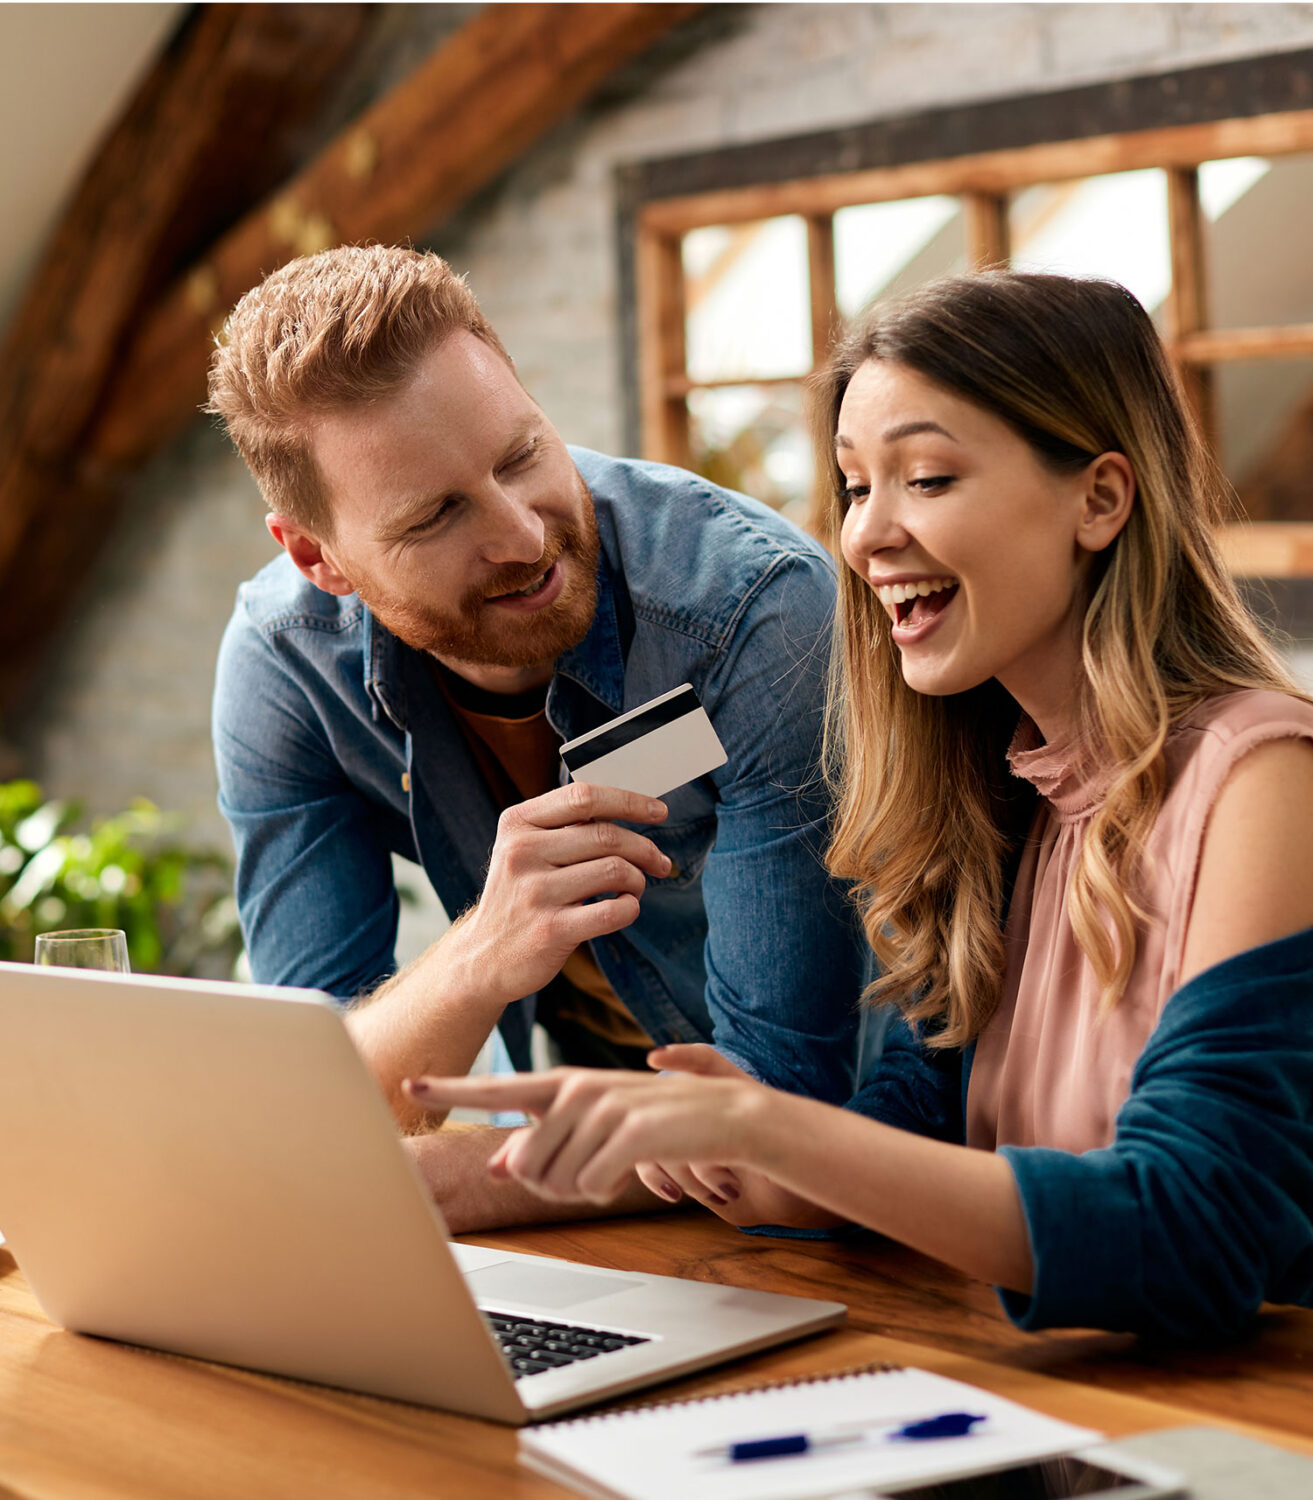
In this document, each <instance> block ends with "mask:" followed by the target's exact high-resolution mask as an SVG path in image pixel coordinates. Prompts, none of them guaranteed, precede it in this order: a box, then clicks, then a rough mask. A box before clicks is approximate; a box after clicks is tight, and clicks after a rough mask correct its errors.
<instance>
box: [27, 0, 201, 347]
mask: <svg viewBox="0 0 1313 1500" xmlns="http://www.w3.org/2000/svg"><path fill="white" fill-rule="evenodd" d="M185 8H186V7H185V6H182V5H172V4H167V5H166V4H157V5H133V4H105V5H80V4H78V5H75V4H46V5H26V4H0V141H8V143H9V144H8V146H6V147H5V148H4V150H3V151H0V329H3V327H4V326H5V324H6V323H7V322H8V321H9V317H10V314H11V313H12V312H13V309H14V306H15V303H16V302H17V299H18V296H19V294H20V292H21V290H22V286H23V283H24V282H25V281H26V279H27V277H28V276H29V275H30V273H31V271H32V269H33V268H34V266H35V265H36V264H37V259H38V257H39V255H40V253H41V247H42V245H43V244H44V242H45V238H46V236H47V234H48V233H49V232H50V230H51V228H52V227H53V225H54V223H55V221H56V219H57V217H58V214H59V211H60V209H61V207H62V206H63V203H64V200H65V198H66V197H67V196H68V194H69V192H70V191H71V190H72V188H73V186H74V184H75V183H76V182H77V179H78V175H79V174H80V172H81V171H82V168H83V167H84V166H85V165H86V163H87V160H88V158H89V157H90V155H91V153H92V152H93V151H94V150H95V148H96V146H97V144H98V143H99V141H100V138H101V136H102V135H103V133H104V132H105V130H106V128H107V127H108V126H110V125H111V124H112V123H113V121H114V120H115V118H116V117H117V116H118V114H119V112H120V111H121V110H122V108H123V106H124V105H125V104H126V103H127V101H128V99H129V98H130V97H131V94H132V91H133V89H134V88H135V87H136V85H137V83H138V82H139V81H140V79H141V77H142V75H143V74H144V73H145V71H146V70H147V69H148V68H149V66H150V64H151V62H152V61H153V60H154V58H155V56H156V55H157V53H158V52H159V50H160V48H161V47H162V46H163V44H164V43H165V41H167V39H168V37H169V34H170V33H171V32H172V30H173V28H174V26H175V25H176V24H177V22H178V19H179V16H180V14H181V12H182V11H183V10H184V9H185Z"/></svg>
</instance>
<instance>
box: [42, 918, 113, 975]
mask: <svg viewBox="0 0 1313 1500" xmlns="http://www.w3.org/2000/svg"><path fill="white" fill-rule="evenodd" d="M33 962H34V963H38V964H55V965H57V966H58V967H60V968H63V969H110V970H112V971H113V972H114V973H116V974H126V973H128V939H127V935H126V934H125V933H124V932H123V931H122V929H121V928H118V927H79V928H75V929H72V930H70V931H68V932H43V933H41V934H40V935H39V936H38V937H37V940H36V952H35V954H34V955H33Z"/></svg>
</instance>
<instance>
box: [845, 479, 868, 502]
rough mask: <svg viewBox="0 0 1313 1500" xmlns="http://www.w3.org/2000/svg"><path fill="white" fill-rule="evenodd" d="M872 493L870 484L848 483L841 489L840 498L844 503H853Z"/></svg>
mask: <svg viewBox="0 0 1313 1500" xmlns="http://www.w3.org/2000/svg"><path fill="white" fill-rule="evenodd" d="M870 493H871V486H870V485H869V484H848V485H845V486H844V487H843V489H841V490H840V491H839V499H840V500H841V501H842V502H843V504H844V505H852V504H854V503H855V502H856V501H858V500H865V499H866V497H867V496H868V495H869V494H870Z"/></svg>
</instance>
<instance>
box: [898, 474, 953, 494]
mask: <svg viewBox="0 0 1313 1500" xmlns="http://www.w3.org/2000/svg"><path fill="white" fill-rule="evenodd" d="M955 477H956V476H955V475H952V474H923V475H918V477H917V478H915V479H909V480H908V481H907V484H908V488H909V489H913V490H920V492H921V493H922V494H923V495H932V494H935V493H937V492H938V491H939V490H945V489H947V488H948V486H949V485H950V484H952V482H953V480H954V478H955Z"/></svg>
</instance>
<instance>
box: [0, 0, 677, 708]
mask: <svg viewBox="0 0 1313 1500" xmlns="http://www.w3.org/2000/svg"><path fill="white" fill-rule="evenodd" d="M700 8H701V6H700V5H696V4H670V5H664V4H662V5H656V4H629V5H619V4H593V5H588V4H583V5H549V4H538V5H517V4H506V5H490V6H488V7H487V8H486V10H484V11H483V12H481V13H480V14H479V15H477V16H476V17H475V18H474V19H473V20H472V21H471V22H469V23H468V24H467V25H466V26H465V27H463V28H462V29H461V30H460V31H459V32H457V33H456V34H455V35H454V36H453V37H451V38H449V39H448V40H447V41H446V42H445V43H443V44H442V45H441V46H439V47H438V48H437V49H436V50H435V52H434V53H433V55H432V56H431V57H430V58H429V59H428V60H427V61H426V62H425V63H423V64H421V65H420V67H419V68H417V69H416V70H415V71H414V72H413V73H412V74H411V75H410V76H409V77H407V78H406V79H404V80H403V81H402V82H401V83H400V84H399V85H398V86H397V87H396V88H395V89H394V90H392V92H391V93H390V94H388V95H387V96H386V97H385V98H384V99H382V100H381V101H380V102H379V103H377V104H376V105H374V106H373V107H371V108H370V109H368V110H367V111H365V112H364V113H363V114H362V115H361V116H360V117H359V118H358V119H357V120H356V121H355V122H354V123H353V124H352V125H351V126H350V127H349V128H347V129H346V130H344V131H343V132H342V133H341V134H340V135H339V136H338V137H337V138H336V139H335V140H334V141H333V142H331V143H330V145H329V146H328V147H327V148H326V149H325V150H323V151H322V152H321V153H320V154H319V155H318V156H317V157H315V158H314V159H313V160H312V161H311V162H310V163H309V165H308V166H306V167H305V168H304V169H302V170H300V171H299V172H297V173H296V175H295V176H293V177H291V178H290V179H287V180H286V181H284V174H285V173H286V171H287V166H286V163H285V161H282V162H281V163H280V160H279V158H278V154H277V152H276V151H271V150H270V147H271V145H272V141H271V137H272V136H273V135H274V134H275V133H276V132H275V130H274V127H275V126H276V125H277V124H278V123H279V120H280V118H281V117H280V115H279V113H278V110H277V108H276V104H277V100H278V99H279V98H281V99H283V100H284V103H285V104H286V101H288V100H289V99H290V100H293V101H296V100H300V101H302V102H304V103H306V104H307V105H313V104H314V103H316V102H320V103H321V102H322V91H323V87H324V84H325V82H326V81H327V79H328V77H329V76H330V74H331V73H332V72H333V71H334V69H336V68H337V67H338V66H340V65H341V64H342V63H343V62H345V61H346V59H347V58H348V57H349V55H350V54H351V53H352V51H353V49H354V48H355V47H356V46H357V45H358V40H359V37H360V36H361V34H362V30H363V27H364V25H365V24H366V18H367V16H368V15H369V14H370V13H372V12H373V11H374V10H375V9H376V8H375V7H373V6H368V5H296V6H291V5H211V6H202V7H197V14H196V16H195V18H194V19H193V21H192V22H191V24H190V25H189V26H188V27H187V28H186V29H185V30H184V32H183V33H182V34H181V36H180V37H179V39H178V40H177V41H176V42H175V44H174V46H173V47H172V48H170V50H169V51H168V53H167V54H166V56H165V57H164V58H163V59H162V61H161V63H160V64H159V66H158V67H157V68H156V69H155V71H154V72H153V73H152V75H151V76H150V78H148V79H147V81H146V83H145V84H144V85H143V87H142V89H141V90H140V91H139V93H138V95H137V97H136V98H135V99H134V100H133V102H132V104H131V105H130V106H129V109H128V111H127V113H126V114H125V115H124V117H123V118H122V120H121V121H120V123H119V125H118V126H117V127H116V128H115V130H114V131H113V132H112V133H111V135H110V137H109V138H108V139H107V140H106V142H105V144H104V146H103V147H102V149H101V151H100V152H99V154H98V156H97V157H96V159H95V161H94V162H93V163H92V165H91V167H90V169H89V170H88V172H87V174H86V176H85V177H84V178H83V180H82V183H81V185H80V186H79V188H78V190H77V192H76V194H75V195H74V199H73V201H72V203H71V204H70V206H69V208H68V210H67V212H66V213H65V216H64V219H63V221H62V223H61V224H60V226H59V229H58V230H57V231H56V235H55V238H54V240H53V241H52V243H51V246H50V247H49V248H48V250H47V253H46V256H45V259H44V262H43V265H42V268H41V270H40V271H39V273H38V275H37V277H36V278H35V280H34V282H33V283H32V285H31V287H30V289H29V292H28V295H27V298H26V300H25V302H24V304H23V307H22V308H21V310H20V312H19V314H18V316H17V317H16V318H15V320H14V323H13V325H12V326H11V330H10V334H9V337H8V339H7V340H6V343H5V345H4V347H3V350H0V371H3V375H0V708H2V709H12V708H13V707H14V706H15V705H16V704H19V703H21V701H22V696H23V692H24V689H25V686H26V684H27V682H28V681H29V680H30V678H31V673H32V668H33V665H34V663H35V662H36V661H37V660H38V659H39V655H40V649H41V647H42V646H43V644H44V642H45V639H46V638H48V637H49V635H50V634H51V633H52V632H53V630H54V628H55V627H56V626H57V624H58V622H59V619H60V617H61V616H62V614H63V613H64V611H65V610H66V609H67V606H68V602H69V599H70V598H71V596H72V595H73V593H74V591H75V588H76V585H77V582H78V580H79V579H80V578H81V576H82V575H83V574H84V573H85V571H86V570H87V569H88V567H89V566H90V562H91V560H92V559H93V558H94V556H95V554H96V551H97V550H98V548H99V545H100V543H101V542H102V541H103V539H104V536H105V534H106V532H107V530H108V528H109V526H110V524H111V523H112V518H113V516H114V514H115V511H116V495H115V486H114V480H115V476H116V475H118V474H120V473H122V471H124V470H125V469H127V468H129V467H131V466H133V465H135V464H138V463H140V462H142V461H143V460H144V459H146V458H147V457H148V456H149V455H150V454H151V453H152V452H153V451H154V450H155V449H156V448H158V447H160V446H161V445H162V444H163V443H164V442H165V441H166V440H167V439H168V438H169V437H170V436H172V435H173V434H174V433H176V432H177V431H178V430H180V429H181V428H182V427H184V426H185V425H186V424H187V423H188V422H189V421H191V420H192V419H194V417H195V415H196V410H197V407H198V406H199V405H200V404H201V402H202V401H203V400H204V393H205V374H206V368H207V366H208V363H209V356H210V352H211V349H212V347H213V336H214V332H215V330H216V328H217V327H218V326H219V324H220V323H221V322H222V319H223V317H224V316H225V315H226V313H227V310H228V309H229V307H230V306H231V305H232V304H233V303H234V302H235V301H236V300H237V299H238V297H240V296H241V295H242V293H244V292H245V291H247V290H248V289H249V288H250V287H252V286H254V285H255V284H256V283H257V282H258V281H260V280H261V279H262V277H263V276H264V275H266V274H267V273H268V272H269V271H271V270H273V269H274V268H275V267H277V266H279V265H281V264H282V263H283V262H285V261H287V260H289V259H291V258H292V257H294V256H296V255H300V254H303V253H305V252H307V251H314V250H319V249H323V248H325V247H327V246H329V245H332V244H336V243H350V242H355V241H360V240H382V241H397V240H404V239H407V238H419V237H421V236H423V235H424V234H425V233H426V232H428V231H429V230H431V229H432V228H433V226H434V225H435V224H436V223H438V222H439V221H440V220H441V219H443V218H444V217H446V216H448V215H450V214H451V213H452V212H453V211H454V210H455V209H456V208H458V207H459V206H460V205H461V204H462V203H464V202H465V201H466V200H467V199H468V198H469V197H470V196H471V195H472V194H473V193H474V192H476V191H477V190H478V189H479V188H481V187H483V186H484V185H485V184H486V183H488V182H489V181H491V180H492V179H493V178H494V177H495V176H496V174H497V173H498V172H499V171H501V170H502V169H503V168H504V167H505V166H507V165H508V164H509V163H510V162H511V161H512V160H514V158H515V157H516V156H517V155H518V154H520V153H521V152H523V151H524V150H525V149H526V148H527V147H528V146H529V145H530V144H531V143H532V142H533V141H534V140H536V139H537V138H538V137H539V136H540V135H542V134H543V133H544V132H545V131H546V130H548V129H549V128H550V127H551V126H553V125H554V124H556V123H557V122H559V121H560V120H562V119H564V118H565V117H566V116H568V115H569V114H570V113H571V112H572V111H573V110H575V109H576V108H577V106H578V105H579V104H580V103H581V102H582V101H583V100H584V99H586V98H587V97H588V96H589V95H590V94H591V93H592V92H593V91H594V90H595V89H596V87H597V85H598V84H599V83H600V82H601V81H602V80H603V79H604V78H605V77H606V76H607V75H608V74H609V73H610V72H612V71H613V70H614V69H615V68H617V67H618V66H620V65H621V64H622V63H624V62H626V61H628V60H629V59H631V58H632V57H634V56H636V55H637V54H638V53H640V52H641V51H642V50H643V49H644V48H646V47H647V46H649V45H650V44H651V43H652V42H653V41H655V40H656V39H657V38H658V37H659V36H661V35H662V34H663V33H664V32H666V31H667V30H669V29H670V28H671V27H673V26H675V25H676V24H678V23H679V22H680V21H682V20H684V19H685V18H686V17H687V16H689V15H690V14H692V13H693V12H695V11H697V10H699V9H700ZM261 70H262V71H261ZM261 80H264V81H263V82H262V81H261ZM261 101H263V104H261ZM235 150H236V152H237V155H236V157H234V151H235ZM269 161H272V162H273V163H274V170H275V174H276V175H271V173H270V170H269V166H268V162H269ZM280 165H281V170H279V167H280ZM279 182H283V186H281V187H279V188H277V190H276V191H274V189H275V185H276V184H277V183H279ZM243 183H245V185H246V192H247V194H248V196H246V197H245V199H244V201H242V202H241V203H240V204H238V203H237V202H236V201H234V200H233V198H232V194H233V193H234V192H237V191H240V190H241V186H242V184H243ZM211 184H218V187H217V189H212V188H211V186H210V185H211ZM212 195H217V199H218V201H211V197H212ZM252 202H259V204H260V206H259V207H258V208H256V209H254V210H252V209H251V208H250V204H251V203H252ZM234 210H236V211H234ZM207 214H208V217H207ZM240 215H244V216H240ZM216 236H217V238H216ZM205 246H209V248H208V250H205V253H204V254H202V255H200V257H199V258H196V255H197V250H198V248H200V247H205ZM34 564H35V565H34Z"/></svg>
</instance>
